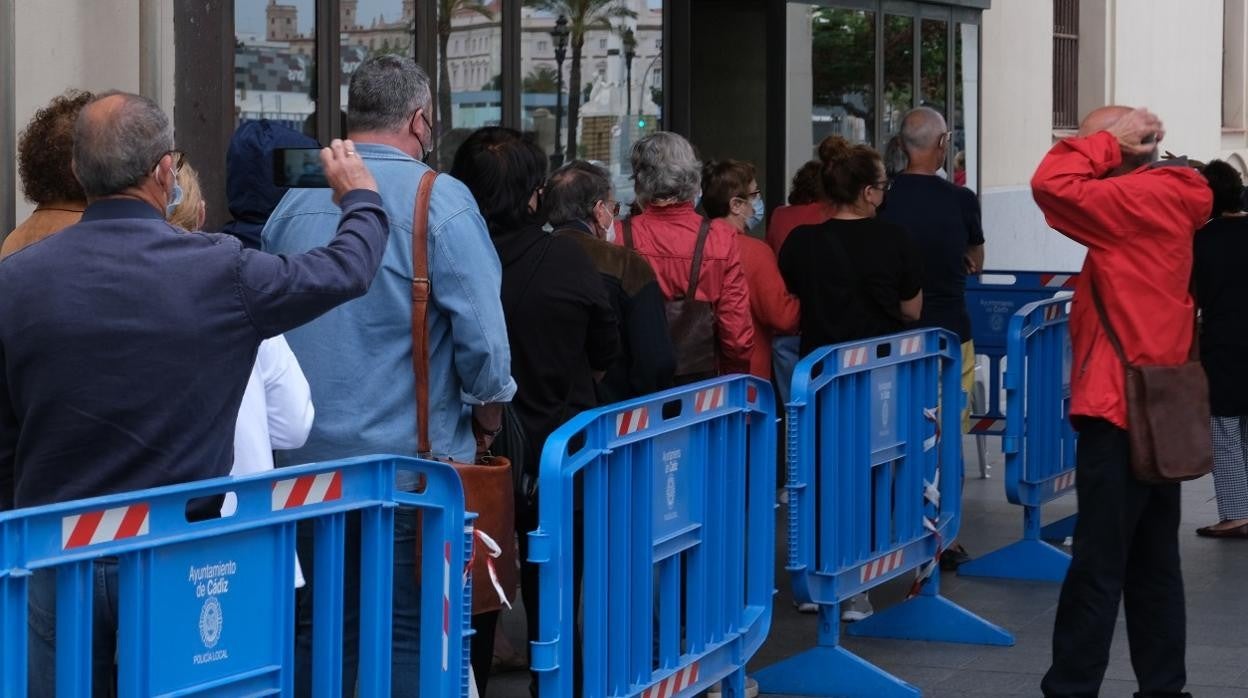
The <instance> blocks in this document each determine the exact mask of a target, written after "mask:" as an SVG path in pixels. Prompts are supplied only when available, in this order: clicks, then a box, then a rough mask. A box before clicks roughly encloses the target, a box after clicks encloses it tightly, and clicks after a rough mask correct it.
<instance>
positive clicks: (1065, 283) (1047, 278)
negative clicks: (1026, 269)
mask: <svg viewBox="0 0 1248 698" xmlns="http://www.w3.org/2000/svg"><path fill="white" fill-rule="evenodd" d="M1040 283H1041V284H1044V287H1045V288H1074V287H1075V275H1074V274H1041V275H1040Z"/></svg>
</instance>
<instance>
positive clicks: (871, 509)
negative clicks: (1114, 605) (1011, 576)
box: [755, 330, 1014, 697]
mask: <svg viewBox="0 0 1248 698" xmlns="http://www.w3.org/2000/svg"><path fill="white" fill-rule="evenodd" d="M941 396H944V405H943V406H942V407H939V408H938V403H939V402H940V400H941ZM961 406H962V388H961V348H960V345H959V343H958V338H957V337H956V336H955V335H953V334H952V333H949V332H946V331H944V330H926V331H914V332H906V333H903V334H897V335H892V336H888V337H879V338H876V339H871V340H864V341H860V342H849V343H846V344H840V345H837V346H832V347H824V348H822V349H820V350H818V351H815V352H813V353H812V354H810V355H809V356H807V357H806V358H805V359H803V360H802V362H801V363H799V364H798V366H797V369H796V371H795V372H794V375H793V397H792V401H791V402H790V403H789V438H788V446H789V479H788V488H789V559H788V569H789V572H790V575H791V577H792V582H793V593H794V596H795V597H796V598H797V599H798V600H799V601H813V602H814V603H816V604H818V605H819V639H818V645H817V646H816V647H814V648H812V649H810V650H807V651H806V652H803V653H802V654H799V655H797V656H795V657H791V658H789V659H787V660H785V661H782V662H780V663H778V664H775V665H773V666H770V667H768V668H766V669H764V670H763V671H761V672H758V673H757V674H755V677H756V678H757V679H758V682H759V685H760V687H761V688H762V690H763V691H764V692H766V693H783V694H792V695H810V696H824V695H835V696H864V697H865V696H871V697H879V696H886V697H891V696H917V695H919V692H918V689H916V688H914V687H913V686H911V685H910V684H907V683H905V682H904V681H902V680H901V679H898V678H896V677H894V676H892V675H890V674H888V673H886V672H884V671H883V670H881V669H879V668H878V667H875V666H873V665H871V664H869V663H867V662H866V661H864V660H862V659H860V658H859V657H857V656H855V655H853V654H851V653H850V652H848V651H846V650H845V649H844V648H842V647H840V637H839V634H840V613H839V604H840V602H841V601H844V600H845V599H848V598H849V597H851V596H853V595H855V594H858V593H860V592H865V591H867V590H869V589H871V588H873V587H876V586H879V585H880V584H883V583H884V582H887V581H889V580H891V579H894V578H896V577H899V576H901V575H903V574H907V573H916V574H917V575H918V576H919V577H920V578H922V577H924V576H926V582H925V583H923V584H922V586H921V587H920V588H919V590H918V591H917V592H916V593H913V594H912V595H911V597H910V598H909V599H907V600H906V601H904V602H902V603H900V604H898V605H896V606H893V607H891V608H888V609H884V610H882V611H878V612H876V613H875V614H874V615H872V616H871V617H869V618H867V619H866V620H863V621H859V622H857V623H854V624H853V625H851V626H850V627H849V633H850V634H851V635H855V636H857V635H861V636H870V637H891V638H901V639H911V640H938V641H946V642H965V643H976V644H989V645H1012V644H1013V643H1014V639H1013V637H1012V636H1011V635H1010V634H1009V633H1007V632H1006V631H1004V630H1002V629H1001V628H998V627H997V626H995V625H992V624H991V623H989V622H987V621H985V620H983V619H982V618H979V617H978V616H975V615H974V614H972V613H970V612H969V611H966V610H965V609H962V608H961V607H959V606H957V605H955V604H953V603H952V602H950V601H948V600H947V599H945V598H943V597H941V596H940V569H939V565H938V564H936V558H937V556H938V555H939V552H940V550H941V549H942V547H943V546H944V545H945V544H947V543H949V542H951V541H952V540H953V539H954V538H955V537H956V536H957V535H958V526H959V523H960V521H961V513H962V439H961V436H960V434H961V429H960V422H961V415H960V411H961V410H960V408H961ZM942 436H943V438H942Z"/></svg>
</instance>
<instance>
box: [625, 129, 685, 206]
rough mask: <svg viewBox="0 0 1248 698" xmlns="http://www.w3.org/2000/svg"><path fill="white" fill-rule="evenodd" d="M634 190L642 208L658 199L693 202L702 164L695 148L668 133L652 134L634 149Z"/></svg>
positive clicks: (638, 142) (640, 141) (639, 142)
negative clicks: (694, 150)
mask: <svg viewBox="0 0 1248 698" xmlns="http://www.w3.org/2000/svg"><path fill="white" fill-rule="evenodd" d="M632 162H633V188H634V190H635V191H636V194H637V201H638V203H640V204H642V205H643V206H644V205H645V204H647V203H649V202H651V201H654V200H655V199H676V200H677V201H692V200H693V198H694V197H695V196H697V195H698V187H699V186H700V185H701V184H702V163H700V162H698V156H697V154H696V153H694V152H693V146H692V145H689V141H687V140H685V139H684V138H683V137H681V136H679V135H677V134H675V133H671V132H669V131H659V132H657V133H652V134H650V135H648V136H646V137H645V138H642V139H641V140H639V141H637V144H636V145H634V146H633V155H632Z"/></svg>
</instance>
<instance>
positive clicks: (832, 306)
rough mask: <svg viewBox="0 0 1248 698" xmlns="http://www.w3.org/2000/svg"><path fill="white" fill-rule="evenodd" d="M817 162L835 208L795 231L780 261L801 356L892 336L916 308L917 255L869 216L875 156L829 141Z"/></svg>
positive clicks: (880, 174)
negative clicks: (796, 304) (797, 314)
mask: <svg viewBox="0 0 1248 698" xmlns="http://www.w3.org/2000/svg"><path fill="white" fill-rule="evenodd" d="M819 159H820V161H822V163H823V172H822V181H823V189H824V192H825V194H826V195H827V197H828V198H829V199H830V200H831V201H832V202H833V203H835V204H837V211H836V213H835V214H834V215H833V216H832V218H831V219H829V220H828V221H826V222H824V223H821V224H819V225H809V226H803V227H800V228H797V229H796V230H794V231H793V232H792V234H790V235H789V238H788V239H787V240H786V241H785V243H784V246H783V247H781V248H780V260H779V261H780V274H781V276H783V277H784V281H785V283H786V284H787V285H788V287H789V291H790V292H791V293H793V295H795V296H797V297H798V298H799V299H801V302H802V319H801V330H802V354H803V355H806V354H809V353H810V352H811V351H813V350H815V349H818V348H819V347H822V346H824V345H828V344H839V343H841V342H848V341H851V340H855V339H866V338H868V337H878V336H880V335H885V334H892V333H894V332H899V331H901V330H903V329H905V327H906V324H907V323H909V322H914V321H915V320H918V318H919V313H920V311H921V310H922V308H923V293H922V288H921V284H922V278H923V273H922V267H921V265H920V261H919V254H918V250H917V249H916V248H915V246H914V243H913V241H911V239H910V237H909V236H908V235H907V234H906V232H905V231H904V230H903V229H901V228H900V227H898V226H896V225H893V224H891V223H886V222H884V221H881V220H878V219H877V218H876V217H875V213H876V210H877V209H878V208H879V207H880V205H881V204H883V203H884V192H886V191H887V190H888V186H889V185H888V179H887V178H886V177H885V176H884V163H883V162H882V161H881V160H880V154H879V153H877V152H876V151H875V150H874V149H872V148H870V147H868V146H865V145H850V144H849V142H848V141H846V140H845V139H844V138H841V137H839V136H832V137H829V138H826V139H824V141H823V143H822V144H820V146H819Z"/></svg>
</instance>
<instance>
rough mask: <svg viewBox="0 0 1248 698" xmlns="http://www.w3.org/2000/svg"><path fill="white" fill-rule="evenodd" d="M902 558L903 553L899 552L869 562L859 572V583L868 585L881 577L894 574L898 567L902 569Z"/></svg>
mask: <svg viewBox="0 0 1248 698" xmlns="http://www.w3.org/2000/svg"><path fill="white" fill-rule="evenodd" d="M902 557H903V555H902V551H901V550H898V551H896V552H892V553H889V554H888V555H885V556H884V557H878V558H876V559H874V560H872V561H871V562H868V563H867V564H865V565H863V566H862V569H861V570H859V571H858V581H860V582H862V583H863V584H866V583H867V582H869V581H871V580H872V579H875V578H876V577H879V576H880V575H883V574H888V573H889V572H892V571H893V570H895V569H897V568H898V567H901V559H902Z"/></svg>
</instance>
